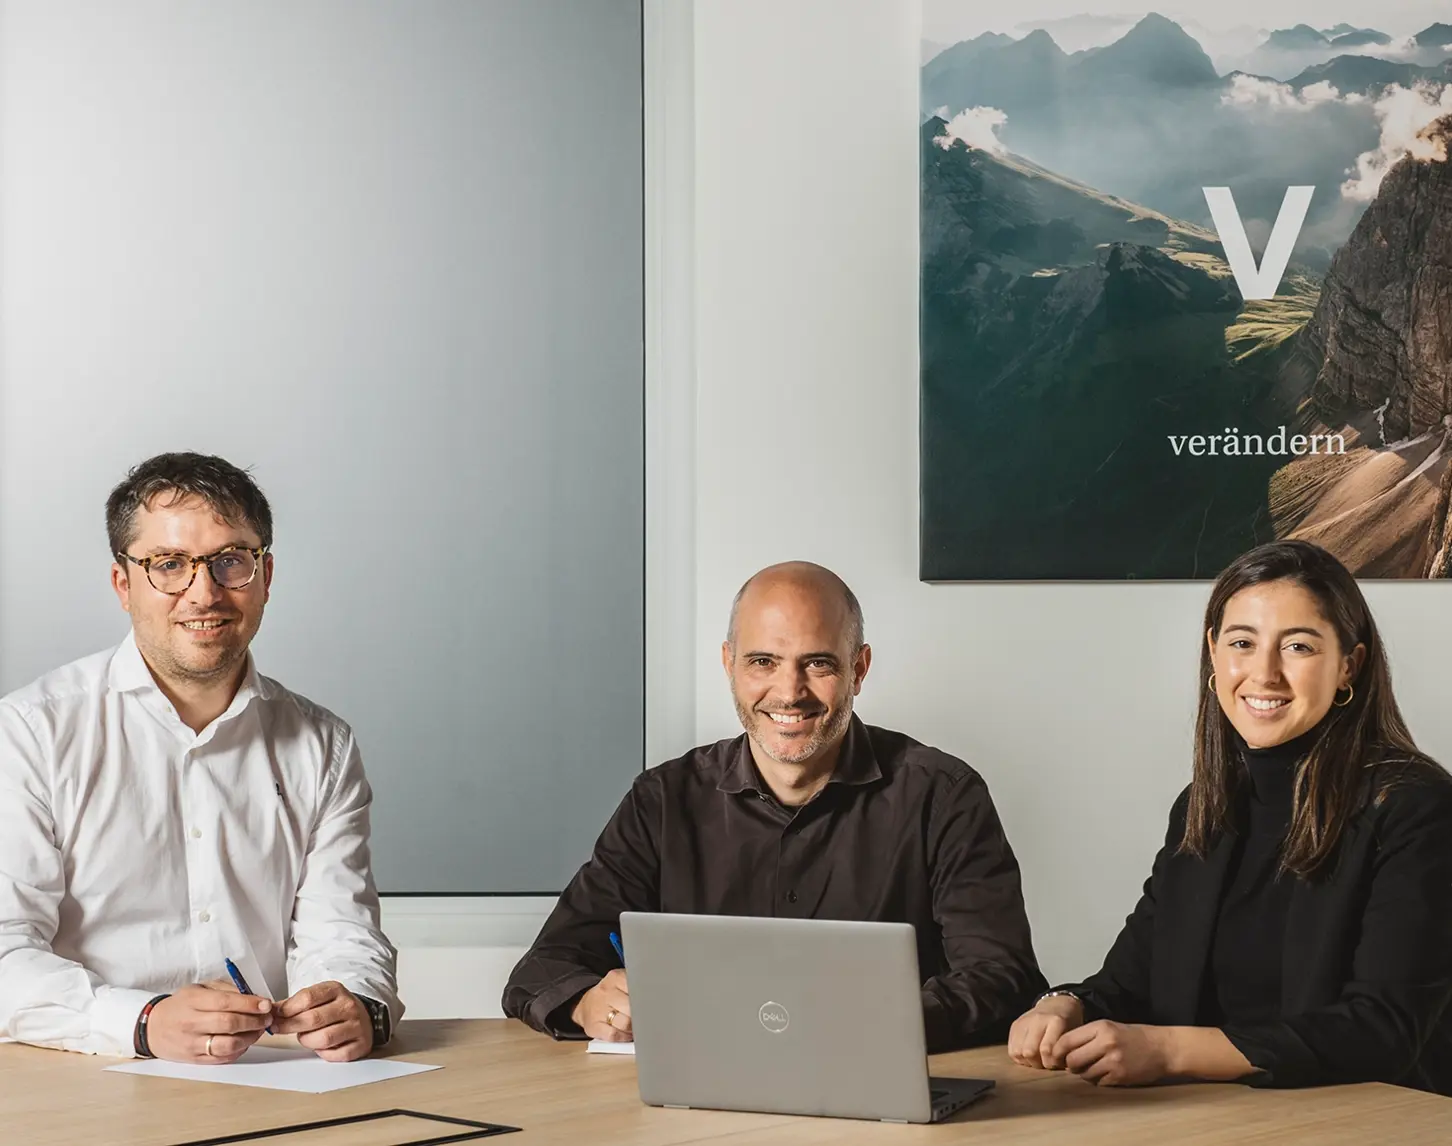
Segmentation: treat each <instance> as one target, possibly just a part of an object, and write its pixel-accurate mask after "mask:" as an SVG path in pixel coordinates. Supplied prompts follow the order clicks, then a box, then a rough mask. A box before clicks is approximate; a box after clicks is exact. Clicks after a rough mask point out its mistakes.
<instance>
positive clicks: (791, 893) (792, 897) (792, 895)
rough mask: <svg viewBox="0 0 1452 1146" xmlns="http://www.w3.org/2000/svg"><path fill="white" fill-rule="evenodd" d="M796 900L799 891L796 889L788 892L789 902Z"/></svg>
mask: <svg viewBox="0 0 1452 1146" xmlns="http://www.w3.org/2000/svg"><path fill="white" fill-rule="evenodd" d="M796 901H797V893H796V892H794V891H789V892H787V902H788V903H795V902H796Z"/></svg>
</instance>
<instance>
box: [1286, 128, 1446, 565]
mask: <svg viewBox="0 0 1452 1146" xmlns="http://www.w3.org/2000/svg"><path fill="white" fill-rule="evenodd" d="M1422 136H1423V138H1425V139H1426V140H1428V141H1430V142H1432V143H1433V144H1434V149H1435V151H1436V155H1437V158H1432V159H1421V160H1419V159H1413V158H1411V157H1408V158H1405V159H1403V160H1402V161H1401V162H1400V163H1399V164H1397V165H1396V166H1395V167H1394V168H1392V170H1391V171H1390V172H1389V173H1388V174H1387V176H1386V178H1385V180H1383V182H1382V185H1381V191H1380V193H1379V194H1378V196H1377V198H1376V200H1375V202H1373V203H1372V205H1371V207H1370V208H1368V210H1367V212H1366V214H1365V215H1363V216H1362V219H1361V222H1360V223H1359V224H1358V225H1357V227H1356V230H1355V231H1354V232H1353V233H1352V235H1351V238H1350V239H1349V240H1348V241H1347V243H1346V245H1345V246H1344V247H1343V248H1342V249H1341V250H1340V251H1339V252H1338V253H1337V255H1336V257H1335V259H1334V260H1333V261H1332V263H1331V269H1330V271H1329V273H1328V275H1327V278H1326V280H1325V282H1324V284H1323V286H1322V290H1321V299H1320V302H1319V304H1318V305H1317V307H1316V310H1315V313H1314V315H1313V316H1312V318H1311V321H1310V322H1309V323H1307V325H1306V328H1305V329H1304V330H1303V331H1302V332H1301V334H1300V335H1299V337H1298V339H1297V344H1296V347H1295V352H1294V355H1293V357H1292V360H1291V362H1290V363H1289V364H1288V366H1287V369H1286V371H1285V373H1284V375H1283V378H1284V379H1285V380H1286V381H1287V382H1288V383H1289V385H1290V388H1291V389H1295V388H1297V387H1300V386H1303V385H1305V384H1306V383H1307V382H1309V393H1310V399H1311V401H1310V402H1309V403H1308V404H1307V405H1306V406H1305V407H1303V417H1304V418H1305V420H1306V421H1307V422H1308V423H1309V424H1310V426H1311V428H1312V429H1313V430H1314V429H1315V428H1317V427H1320V428H1323V429H1325V428H1330V429H1336V430H1339V431H1344V432H1345V433H1346V435H1347V437H1348V438H1349V440H1350V441H1351V442H1352V443H1353V444H1354V445H1355V446H1356V447H1357V448H1354V449H1353V450H1352V451H1350V452H1349V453H1348V454H1347V455H1345V456H1344V457H1338V458H1334V459H1331V458H1327V459H1302V460H1301V461H1298V462H1295V463H1293V464H1291V465H1290V466H1287V467H1286V469H1285V470H1284V471H1282V472H1281V473H1279V474H1277V475H1276V477H1275V479H1273V481H1272V485H1271V496H1270V509H1271V515H1272V517H1273V519H1274V520H1275V521H1276V526H1277V532H1278V533H1279V534H1280V535H1281V536H1291V537H1303V538H1306V539H1308V540H1312V541H1317V542H1319V543H1320V544H1322V545H1325V546H1326V547H1327V548H1329V549H1331V550H1332V552H1334V553H1336V555H1337V556H1338V557H1340V558H1341V559H1342V560H1343V561H1344V562H1345V563H1346V564H1347V566H1348V567H1349V568H1350V569H1351V570H1352V571H1353V572H1354V573H1357V574H1359V575H1361V576H1368V577H1449V576H1452V518H1449V504H1452V155H1449V151H1452V116H1446V117H1444V118H1442V119H1440V120H1437V121H1436V122H1434V123H1432V124H1431V125H1430V126H1429V127H1427V128H1426V129H1424V131H1423V132H1422Z"/></svg>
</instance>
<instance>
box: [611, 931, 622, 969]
mask: <svg viewBox="0 0 1452 1146" xmlns="http://www.w3.org/2000/svg"><path fill="white" fill-rule="evenodd" d="M610 946H611V947H614V948H615V954H617V955H619V956H620V965H621V966H622V967H624V966H625V948H624V947H622V946H620V936H618V935H616V934H615V932H613V931H612V932H611V933H610Z"/></svg>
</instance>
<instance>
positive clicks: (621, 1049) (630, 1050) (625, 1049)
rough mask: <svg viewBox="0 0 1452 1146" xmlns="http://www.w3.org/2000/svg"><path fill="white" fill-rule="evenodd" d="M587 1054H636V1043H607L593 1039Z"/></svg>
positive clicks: (586, 1050)
mask: <svg viewBox="0 0 1452 1146" xmlns="http://www.w3.org/2000/svg"><path fill="white" fill-rule="evenodd" d="M585 1053H586V1054H634V1053H635V1044H634V1043H607V1042H603V1041H601V1040H600V1039H591V1040H590V1045H589V1046H587V1047H586V1048H585Z"/></svg>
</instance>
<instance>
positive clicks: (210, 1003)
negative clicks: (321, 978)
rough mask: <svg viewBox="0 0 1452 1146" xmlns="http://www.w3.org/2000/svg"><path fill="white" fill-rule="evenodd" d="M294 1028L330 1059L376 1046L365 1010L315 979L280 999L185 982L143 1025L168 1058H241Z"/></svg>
mask: <svg viewBox="0 0 1452 1146" xmlns="http://www.w3.org/2000/svg"><path fill="white" fill-rule="evenodd" d="M269 1026H270V1027H271V1028H272V1033H273V1034H275V1035H296V1036H297V1041H298V1043H299V1044H300V1045H302V1046H304V1047H306V1048H307V1049H308V1050H310V1051H312V1052H314V1053H315V1054H316V1055H317V1056H318V1057H319V1058H321V1059H326V1060H327V1061H328V1062H352V1061H353V1060H354V1059H359V1058H362V1057H363V1056H364V1055H366V1054H367V1053H368V1052H369V1051H371V1050H372V1049H373V1024H372V1022H371V1021H370V1019H369V1017H368V1011H367V1009H366V1008H365V1007H364V1006H363V1004H362V1003H361V1002H359V1001H358V999H357V997H356V996H354V995H353V994H352V993H351V992H350V991H349V990H348V989H347V988H346V987H344V986H343V985H342V984H341V983H334V982H327V983H318V984H316V985H314V986H311V987H305V988H303V989H302V990H301V991H298V992H297V993H296V994H294V995H292V996H291V997H290V998H287V999H284V1000H283V1001H282V1002H280V1003H275V1002H273V1001H272V1000H271V999H265V998H262V997H260V996H258V995H243V994H240V993H239V992H238V991H237V988H236V987H234V986H233V985H232V984H231V983H228V982H225V981H220V980H219V981H216V982H211V983H196V984H193V985H192V986H190V987H183V988H181V989H180V990H179V991H176V992H175V993H173V994H172V995H169V996H168V997H167V998H165V999H163V1000H162V1001H161V1002H159V1003H157V1004H156V1006H155V1007H153V1008H152V1011H151V1015H150V1016H149V1017H148V1019H147V1024H146V1041H147V1044H148V1046H149V1047H150V1050H151V1053H152V1054H153V1055H155V1056H156V1057H157V1058H161V1059H167V1060H169V1061H171V1062H189V1063H197V1064H209V1063H229V1062H236V1061H237V1060H238V1059H239V1058H241V1057H242V1055H243V1054H244V1053H245V1052H246V1051H247V1048H248V1047H250V1046H251V1045H252V1044H253V1043H255V1042H256V1041H257V1040H258V1039H259V1038H261V1037H262V1034H263V1032H264V1030H265V1029H266V1028H267V1027H269Z"/></svg>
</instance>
